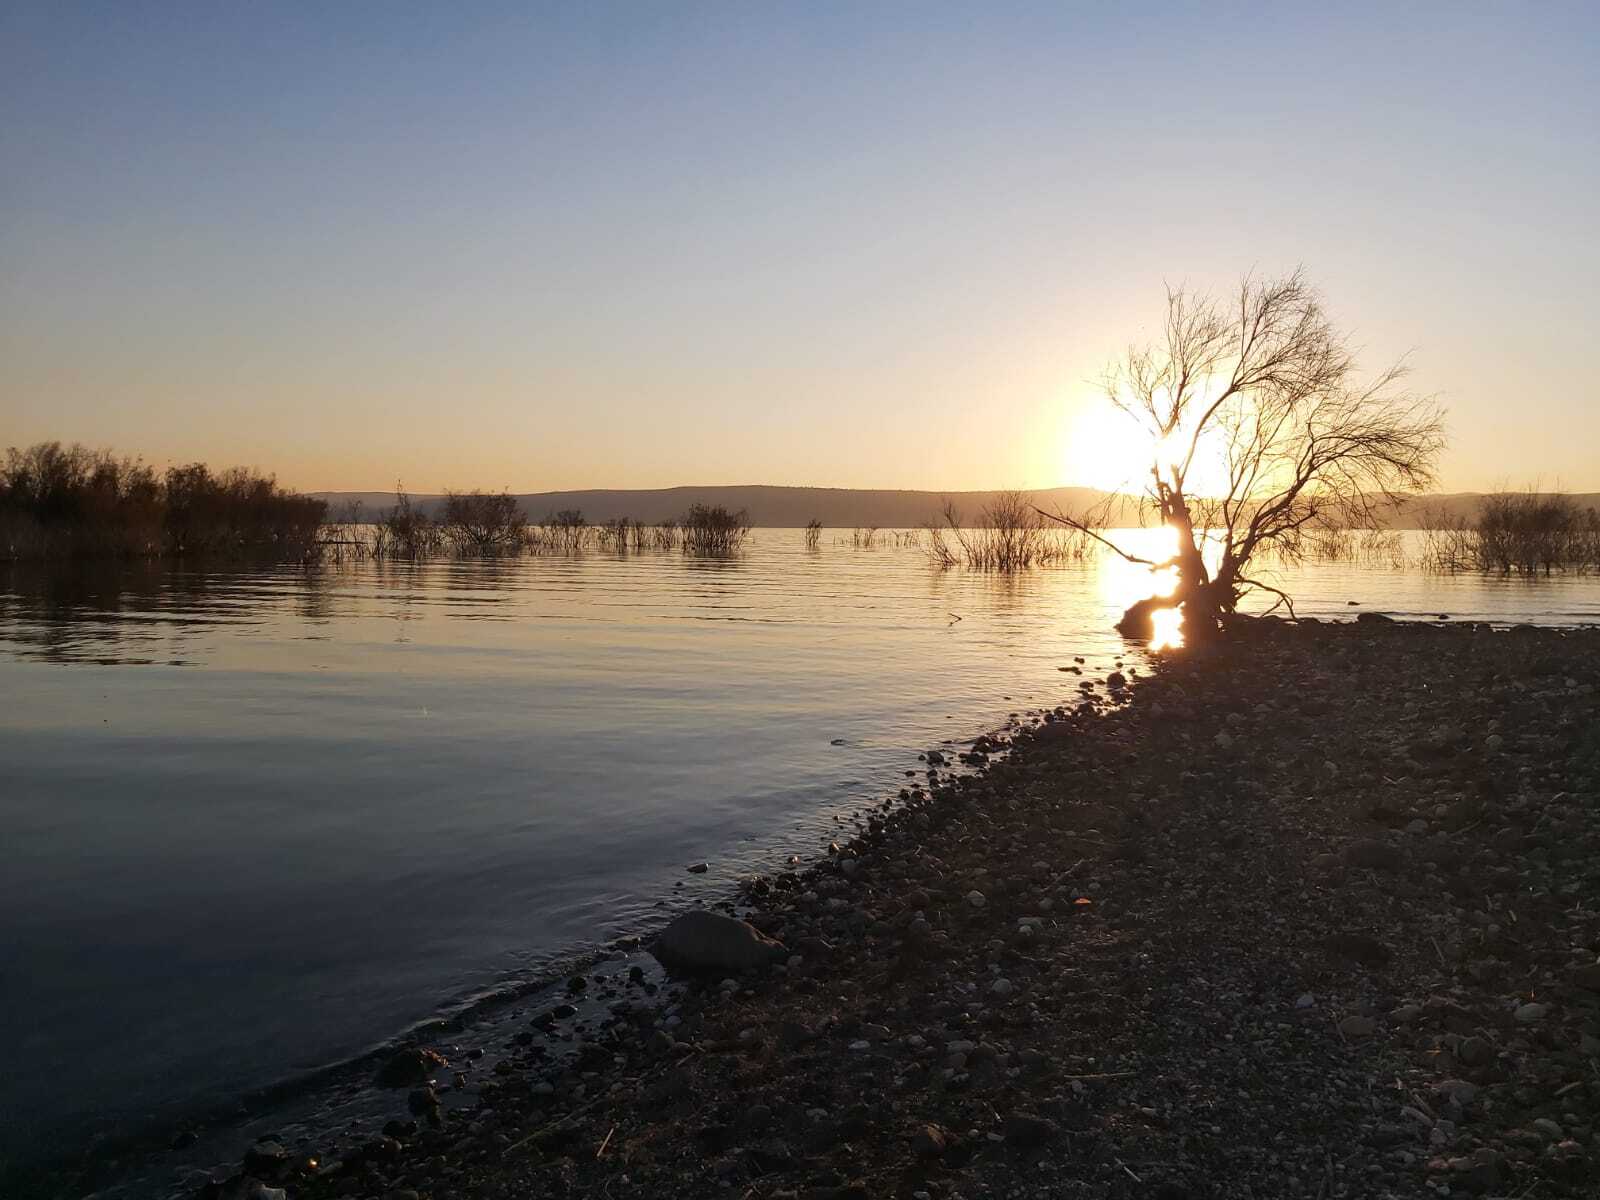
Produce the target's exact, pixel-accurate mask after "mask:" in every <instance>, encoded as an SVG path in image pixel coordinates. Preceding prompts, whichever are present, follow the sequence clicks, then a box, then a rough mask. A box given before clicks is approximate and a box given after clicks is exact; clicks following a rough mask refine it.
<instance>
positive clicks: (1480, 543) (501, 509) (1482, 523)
mask: <svg viewBox="0 0 1600 1200" xmlns="http://www.w3.org/2000/svg"><path fill="white" fill-rule="evenodd" d="M1031 500H1032V494H1030V493H1024V492H998V493H993V494H992V497H991V498H990V499H989V500H988V501H987V502H986V503H984V504H982V505H981V506H980V508H979V511H978V513H977V515H976V519H975V520H974V521H973V522H971V523H970V524H969V523H968V522H967V521H966V520H965V519H963V515H962V513H961V512H960V511H959V510H958V509H956V508H955V507H954V505H953V504H951V503H949V502H946V504H945V506H944V509H943V511H942V513H940V514H939V516H938V517H937V518H935V519H930V520H928V521H926V522H925V523H924V524H923V525H922V526H921V528H917V529H903V530H880V529H879V528H878V527H875V526H870V525H868V526H859V525H858V526H855V527H854V528H849V527H845V528H841V529H840V530H839V531H838V533H839V536H837V537H835V538H834V539H833V544H835V545H842V546H845V547H849V548H852V549H856V550H872V549H874V548H876V547H877V546H878V545H879V544H880V543H882V544H888V545H892V546H894V547H895V548H898V549H920V550H922V552H923V553H924V554H925V556H926V557H927V559H928V561H929V562H930V564H931V565H933V566H934V567H936V568H941V569H942V568H951V567H965V568H968V569H972V570H982V571H993V572H1000V573H1007V572H1014V571H1021V570H1026V569H1029V568H1031V567H1035V566H1042V565H1049V564H1059V563H1063V562H1076V561H1082V560H1084V559H1086V558H1089V557H1091V556H1092V550H1091V547H1090V546H1089V545H1088V542H1087V540H1086V539H1085V538H1083V537H1081V536H1077V535H1072V536H1067V535H1065V534H1064V533H1063V531H1062V530H1060V529H1059V528H1057V527H1055V526H1053V524H1052V523H1050V522H1046V521H1044V520H1043V519H1042V518H1041V517H1040V515H1039V512H1038V510H1037V509H1036V508H1035V507H1033V505H1032V504H1031V503H1030V501H1031ZM1135 503H1136V502H1135V501H1134V500H1133V499H1132V498H1127V504H1128V505H1133V504H1135ZM1416 503H1417V505H1418V508H1419V516H1420V518H1421V519H1420V521H1419V523H1418V524H1419V526H1420V537H1421V542H1422V544H1421V549H1420V552H1419V553H1417V554H1416V555H1415V556H1414V557H1411V556H1408V555H1407V554H1406V552H1405V550H1404V548H1403V546H1402V544H1401V539H1400V534H1399V531H1398V530H1396V529H1392V528H1373V529H1367V528H1335V527H1331V526H1330V527H1328V528H1326V529H1321V530H1318V531H1316V532H1314V533H1312V534H1310V535H1308V537H1307V538H1306V540H1305V545H1304V546H1303V548H1302V552H1301V553H1300V554H1299V555H1298V557H1300V558H1307V559H1312V560H1316V561H1324V562H1363V563H1368V564H1372V565H1381V566H1389V567H1392V568H1395V569H1403V568H1406V567H1417V568H1420V569H1423V570H1431V571H1439V572H1481V573H1487V574H1502V575H1533V574H1550V573H1552V572H1555V571H1564V572H1572V573H1579V574H1587V573H1593V572H1600V511H1597V510H1596V508H1595V507H1594V506H1592V505H1591V506H1586V505H1584V504H1581V503H1579V502H1578V501H1577V500H1576V499H1574V498H1573V497H1572V496H1570V495H1565V494H1561V493H1543V492H1538V491H1535V490H1532V489H1529V490H1527V491H1524V492H1509V491H1507V492H1498V493H1493V494H1489V495H1485V496H1482V497H1481V498H1479V499H1478V501H1477V506H1476V510H1475V511H1471V512H1463V511H1461V510H1460V508H1456V509H1454V510H1448V509H1446V510H1437V509H1431V508H1430V507H1429V506H1428V505H1427V502H1426V501H1425V500H1423V499H1421V498H1418V500H1417V501H1416ZM752 527H753V523H752V521H751V518H750V514H749V512H748V511H747V510H745V509H742V508H741V509H738V510H734V509H732V508H730V507H728V506H725V505H721V504H708V503H698V502H697V503H691V504H690V505H689V507H688V509H687V511H686V512H684V513H683V515H682V516H681V517H679V518H677V519H675V520H664V521H656V522H650V523H646V522H643V521H639V520H633V519H629V518H625V517H613V518H611V519H608V520H605V521H595V522H591V521H590V520H588V519H587V518H586V517H585V515H584V513H583V512H582V511H581V510H580V509H577V508H564V509H560V510H558V511H555V512H551V513H549V514H547V515H546V516H545V517H543V518H542V519H530V517H529V516H528V514H527V513H526V511H525V510H524V508H523V505H522V502H521V500H519V498H518V497H517V496H514V495H511V494H510V493H509V492H483V491H477V490H473V491H459V492H455V491H452V492H445V493H444V494H443V496H442V497H441V498H440V499H439V500H438V501H432V502H430V503H428V504H422V503H419V502H416V501H414V500H413V499H412V497H411V496H410V495H408V494H407V493H406V492H405V491H404V490H403V489H397V490H396V493H395V500H394V503H393V504H392V505H390V506H387V507H383V508H379V509H376V510H375V511H371V512H368V511H367V510H366V508H365V506H364V504H363V503H362V502H361V501H352V502H348V503H345V504H342V505H339V506H337V510H335V508H334V506H332V505H330V504H329V502H328V501H327V500H326V499H324V498H322V497H320V496H309V495H305V494H302V493H299V492H294V491H290V490H288V489H285V488H282V487H280V486H279V485H278V483H277V481H276V479H275V478H274V477H273V476H271V475H263V474H261V473H260V472H258V471H255V470H253V469H249V468H243V467H234V468H230V469H227V470H220V471H219V470H213V469H212V468H210V467H208V466H206V465H205V464H203V463H193V464H190V465H187V466H179V467H169V468H167V469H166V470H165V471H157V470H156V469H155V468H153V467H151V466H149V465H147V464H145V463H144V462H142V461H140V460H139V459H136V458H122V457H118V456H117V455H115V454H113V453H111V452H109V451H105V450H90V449H87V448H85V447H83V446H80V445H71V446H63V445H62V444H61V443H60V442H41V443H39V444H37V445H34V446H30V447H28V448H26V449H18V448H15V447H13V448H11V449H9V450H7V451H6V453H5V457H4V460H3V462H0V562H39V561H52V560H70V559H101V560H106V559H166V558H186V557H194V558H199V557H207V558H230V557H234V558H237V557H255V558H276V559H280V560H289V561H293V560H301V561H306V562H314V561H338V560H341V559H347V558H378V559H416V558H427V557H433V556H438V555H451V556H455V557H507V556H513V555H523V554H573V553H582V552H590V551H592V552H606V553H611V554H636V553H643V552H646V551H658V552H659V551H680V552H682V553H685V554H689V555H698V556H707V557H726V556H731V555H735V554H737V553H739V552H740V551H741V550H742V549H743V548H744V546H745V544H746V543H747V541H748V540H749V537H750V533H751V529H752ZM823 531H824V526H823V523H822V521H821V520H820V519H812V520H811V521H810V522H809V523H808V524H807V525H806V526H804V543H803V544H804V547H805V549H806V550H807V551H809V552H818V551H819V550H820V548H821V546H822V545H823V537H822V534H823Z"/></svg>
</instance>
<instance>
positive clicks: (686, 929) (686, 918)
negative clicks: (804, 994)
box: [650, 909, 788, 971]
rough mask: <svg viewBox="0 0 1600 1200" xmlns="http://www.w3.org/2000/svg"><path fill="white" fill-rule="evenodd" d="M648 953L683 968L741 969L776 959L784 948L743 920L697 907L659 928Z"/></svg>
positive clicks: (663, 962)
mask: <svg viewBox="0 0 1600 1200" xmlns="http://www.w3.org/2000/svg"><path fill="white" fill-rule="evenodd" d="M650 953H652V954H654V955H655V956H656V958H657V959H658V960H659V961H660V962H661V963H662V964H663V965H664V966H668V967H675V968H678V969H680V970H685V971H745V970H749V969H751V968H753V967H761V966H766V965H768V964H770V963H773V962H776V961H777V960H778V959H780V958H782V957H784V956H785V955H786V954H787V953H788V951H787V950H785V949H784V946H783V943H782V942H777V941H774V940H773V939H772V938H769V937H767V936H766V935H765V934H763V933H762V932H761V931H760V930H758V929H757V928H756V927H755V926H753V925H751V924H749V923H747V922H745V921H739V920H735V919H734V918H733V917H725V916H722V915H721V914H720V913H714V912H708V911H706V910H704V909H697V910H695V911H694V912H686V913H684V914H683V915H682V916H681V917H678V918H677V919H676V920H674V921H673V922H672V924H670V925H668V926H667V927H666V928H665V929H663V930H662V931H661V933H660V935H659V936H658V937H657V938H656V940H655V943H654V945H652V946H651V947H650Z"/></svg>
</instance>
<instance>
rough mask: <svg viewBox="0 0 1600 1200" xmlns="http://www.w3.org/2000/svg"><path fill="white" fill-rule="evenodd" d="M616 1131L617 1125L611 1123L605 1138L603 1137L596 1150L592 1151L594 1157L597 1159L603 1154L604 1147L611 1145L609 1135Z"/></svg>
mask: <svg viewBox="0 0 1600 1200" xmlns="http://www.w3.org/2000/svg"><path fill="white" fill-rule="evenodd" d="M616 1131H617V1127H616V1126H615V1125H613V1126H612V1127H611V1129H610V1130H609V1131H608V1132H607V1133H606V1139H605V1141H603V1142H601V1143H600V1149H598V1150H596V1151H595V1152H594V1156H595V1158H596V1159H599V1158H600V1157H601V1156H602V1155H603V1154H605V1152H606V1147H607V1146H609V1145H611V1135H612V1134H613V1133H615V1132H616Z"/></svg>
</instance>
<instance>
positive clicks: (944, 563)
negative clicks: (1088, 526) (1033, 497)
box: [923, 492, 1091, 571]
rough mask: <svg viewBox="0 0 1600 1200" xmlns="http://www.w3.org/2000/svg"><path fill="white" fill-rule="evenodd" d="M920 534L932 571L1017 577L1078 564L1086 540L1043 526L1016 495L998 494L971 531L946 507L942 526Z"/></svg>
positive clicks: (1068, 530)
mask: <svg viewBox="0 0 1600 1200" xmlns="http://www.w3.org/2000/svg"><path fill="white" fill-rule="evenodd" d="M924 532H925V534H926V539H925V541H924V543H923V546H924V549H925V550H926V552H927V555H928V559H929V561H931V562H932V563H933V564H934V565H935V566H938V567H954V566H965V567H970V568H972V569H974V570H979V571H1021V570H1025V569H1027V568H1028V567H1034V566H1042V565H1044V564H1046V563H1056V562H1065V561H1077V560H1081V559H1082V558H1084V557H1085V555H1086V554H1087V553H1088V551H1089V549H1090V540H1091V539H1090V538H1089V537H1088V536H1087V535H1085V534H1084V533H1081V532H1079V531H1078V530H1076V529H1071V528H1068V527H1065V526H1062V525H1059V524H1053V523H1050V522H1048V521H1047V520H1046V518H1045V517H1044V516H1043V515H1042V514H1041V513H1040V512H1039V511H1038V510H1037V509H1036V508H1034V507H1033V505H1032V504H1030V503H1029V502H1028V500H1027V498H1026V497H1025V496H1024V495H1023V494H1022V493H1021V492H1002V493H1000V494H999V495H998V496H996V497H995V498H994V500H993V501H991V502H990V503H989V504H987V505H985V506H984V507H983V509H982V510H981V511H980V512H979V513H978V520H977V523H976V524H973V525H968V524H967V523H966V522H965V521H964V520H963V518H962V514H961V512H960V510H958V509H957V508H956V506H955V505H954V504H953V503H950V502H948V501H947V502H946V503H945V506H944V511H943V513H942V523H936V524H930V525H929V526H928V527H927V529H926V530H925V531H924Z"/></svg>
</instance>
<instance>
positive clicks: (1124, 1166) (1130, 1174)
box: [1112, 1158, 1144, 1183]
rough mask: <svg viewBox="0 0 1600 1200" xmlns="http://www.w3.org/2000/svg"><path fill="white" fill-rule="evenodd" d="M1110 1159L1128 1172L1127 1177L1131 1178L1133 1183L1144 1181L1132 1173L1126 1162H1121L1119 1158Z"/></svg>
mask: <svg viewBox="0 0 1600 1200" xmlns="http://www.w3.org/2000/svg"><path fill="white" fill-rule="evenodd" d="M1112 1161H1113V1162H1115V1163H1116V1164H1117V1166H1119V1167H1121V1168H1122V1169H1123V1170H1124V1171H1126V1172H1127V1173H1128V1178H1129V1179H1131V1180H1133V1181H1134V1182H1135V1183H1143V1182H1144V1180H1142V1179H1140V1178H1139V1177H1138V1176H1137V1175H1135V1174H1134V1173H1133V1168H1132V1167H1130V1166H1129V1165H1128V1164H1127V1163H1125V1162H1123V1161H1122V1160H1121V1159H1120V1158H1117V1159H1113V1160H1112Z"/></svg>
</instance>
